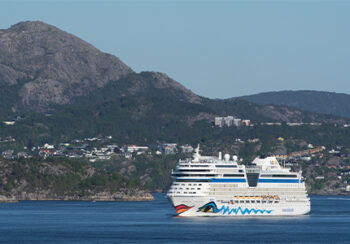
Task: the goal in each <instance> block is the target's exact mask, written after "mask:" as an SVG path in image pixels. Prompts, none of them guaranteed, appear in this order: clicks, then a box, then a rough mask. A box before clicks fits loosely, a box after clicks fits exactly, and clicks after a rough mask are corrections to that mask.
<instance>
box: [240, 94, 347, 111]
mask: <svg viewBox="0 0 350 244" xmlns="http://www.w3.org/2000/svg"><path fill="white" fill-rule="evenodd" d="M239 98H240V99H244V100H247V101H250V102H254V103H257V104H261V105H269V104H271V105H278V106H288V107H291V108H296V109H300V110H304V111H310V112H316V113H323V114H332V115H337V116H341V117H347V118H350V95H349V94H344V93H335V92H324V91H312V90H302V91H276V92H265V93H259V94H255V95H249V96H242V97H239Z"/></svg>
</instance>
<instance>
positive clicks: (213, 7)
mask: <svg viewBox="0 0 350 244" xmlns="http://www.w3.org/2000/svg"><path fill="white" fill-rule="evenodd" d="M0 10H1V11H0V12H1V14H0V29H6V28H8V27H10V26H11V25H13V24H15V23H17V22H19V21H24V20H41V21H44V22H46V23H48V24H52V25H55V26H57V27H59V28H61V29H63V30H65V31H68V32H70V33H72V34H74V35H77V36H79V37H80V38H82V39H84V40H85V41H87V42H90V43H91V44H93V45H94V46H96V47H97V48H99V49H100V50H102V51H104V52H108V53H111V54H114V55H116V56H118V57H119V58H120V59H121V60H123V61H124V62H125V63H126V64H127V65H129V66H130V67H131V68H133V69H134V70H135V71H137V72H140V71H144V70H149V71H159V72H164V73H167V74H168V75H169V76H170V77H172V78H174V79H175V80H177V81H179V82H180V83H182V84H183V85H185V86H186V87H187V88H189V89H191V90H192V91H194V92H195V93H197V94H199V95H202V96H207V97H211V98H228V97H235V96H241V95H248V94H254V93H259V92H265V91H274V90H301V89H312V90H323V91H335V92H343V93H350V79H349V78H350V1H338V2H337V1H323V2H321V1H311V0H310V1H282V0H281V1H221V2H220V1H169V0H164V1H145V0H144V1H91V0H90V1H77V0H76V1H25V0H22V1H19V0H12V1H3V0H0ZM0 59H1V57H0Z"/></svg>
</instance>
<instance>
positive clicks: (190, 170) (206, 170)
mask: <svg viewBox="0 0 350 244" xmlns="http://www.w3.org/2000/svg"><path fill="white" fill-rule="evenodd" d="M178 171H179V172H210V169H179V170H178Z"/></svg>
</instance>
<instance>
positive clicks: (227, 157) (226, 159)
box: [224, 153, 230, 161]
mask: <svg viewBox="0 0 350 244" xmlns="http://www.w3.org/2000/svg"><path fill="white" fill-rule="evenodd" d="M224 159H225V161H229V160H230V154H227V153H226V154H225V156H224Z"/></svg>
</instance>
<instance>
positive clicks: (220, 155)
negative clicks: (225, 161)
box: [219, 152, 222, 160]
mask: <svg viewBox="0 0 350 244" xmlns="http://www.w3.org/2000/svg"><path fill="white" fill-rule="evenodd" d="M219 160H222V153H221V152H219Z"/></svg>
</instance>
